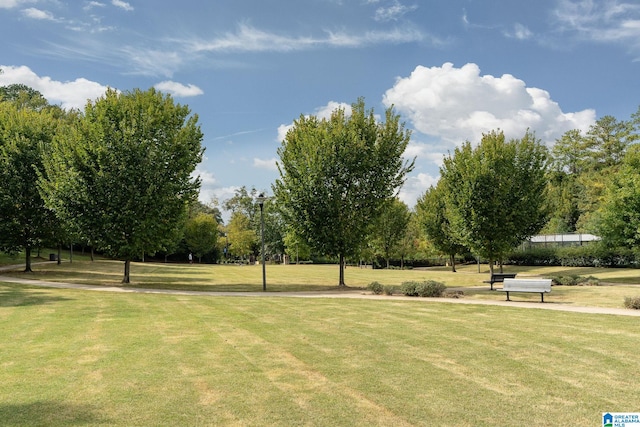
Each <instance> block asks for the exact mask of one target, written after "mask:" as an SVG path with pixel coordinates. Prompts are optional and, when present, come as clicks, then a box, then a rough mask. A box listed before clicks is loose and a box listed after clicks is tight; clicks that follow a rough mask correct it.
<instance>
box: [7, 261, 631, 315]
mask: <svg viewBox="0 0 640 427" xmlns="http://www.w3.org/2000/svg"><path fill="white" fill-rule="evenodd" d="M54 262H55V261H54ZM22 268H24V265H17V266H16V265H12V266H2V267H0V273H2V272H6V271H13V270H19V269H22ZM0 282H7V283H18V284H23V285H29V286H40V287H45V288H58V289H81V290H87V291H101V292H122V293H138V294H167V295H192V296H224V297H271V298H279V297H280V298H352V299H354V298H357V299H380V300H387V301H390V300H391V301H394V300H395V301H402V300H406V301H425V302H432V303H433V302H438V303H445V304H475V305H497V306H503V307H519V308H535V309H539V310H555V311H569V312H574V313H590V314H612V315H619V316H636V317H640V310H631V309H624V308H604V307H577V306H573V305H567V304H557V303H553V302H545V303H538V302H535V303H534V302H521V301H494V300H470V299H464V298H416V297H405V296H399V295H397V296H396V295H394V296H387V295H373V294H371V293H370V292H366V291H363V290H360V289H357V290H345V291H314V292H205V291H180V290H169V289H133V288H122V287H118V286H96V285H78V284H72V283H61V282H48V281H44V280H32V279H22V278H15V277H9V276H0Z"/></svg>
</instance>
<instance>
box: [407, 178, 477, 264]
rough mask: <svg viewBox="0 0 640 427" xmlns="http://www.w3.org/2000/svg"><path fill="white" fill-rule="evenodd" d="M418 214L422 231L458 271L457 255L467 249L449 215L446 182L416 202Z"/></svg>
mask: <svg viewBox="0 0 640 427" xmlns="http://www.w3.org/2000/svg"><path fill="white" fill-rule="evenodd" d="M416 216H417V218H418V221H419V222H420V225H421V228H422V231H423V232H424V233H425V234H426V236H427V238H428V239H429V241H430V242H431V244H432V245H433V246H434V247H435V248H436V250H438V251H439V252H441V253H443V254H445V255H448V256H449V261H450V263H451V271H453V272H455V271H456V255H457V254H462V253H463V252H466V251H467V248H466V247H465V246H464V245H463V244H462V243H460V241H459V239H458V237H457V236H456V233H455V231H454V229H453V228H452V227H451V222H450V221H449V217H448V215H447V193H446V189H445V182H444V181H442V180H441V181H439V182H438V184H437V185H436V186H435V187H433V186H432V187H430V188H429V189H428V190H427V191H426V192H425V193H424V194H423V195H422V196H421V197H420V198H419V199H418V202H417V204H416Z"/></svg>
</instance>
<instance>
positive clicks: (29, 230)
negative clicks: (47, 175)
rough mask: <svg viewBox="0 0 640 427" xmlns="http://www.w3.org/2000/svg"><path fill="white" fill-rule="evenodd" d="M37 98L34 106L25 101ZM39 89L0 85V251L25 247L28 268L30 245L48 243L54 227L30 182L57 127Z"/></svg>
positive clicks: (53, 222) (38, 170)
mask: <svg viewBox="0 0 640 427" xmlns="http://www.w3.org/2000/svg"><path fill="white" fill-rule="evenodd" d="M32 98H33V99H37V100H38V101H37V102H36V103H35V104H31V103H29V102H27V100H29V99H32ZM46 105H48V104H47V102H46V100H44V98H43V97H42V95H41V94H40V92H38V91H36V90H34V89H31V88H29V87H27V86H24V85H11V86H8V87H1V88H0V182H2V185H0V212H2V221H0V249H2V250H4V251H7V252H13V251H15V250H17V249H19V248H22V249H24V251H25V271H31V249H32V248H34V247H40V245H41V244H42V243H43V242H45V241H51V240H53V238H54V234H55V231H56V228H57V224H56V219H55V217H54V215H53V213H52V212H50V211H49V210H47V209H45V208H44V201H43V199H42V197H41V196H40V193H39V192H38V188H37V186H36V185H34V182H35V181H36V179H37V177H38V173H40V172H41V171H42V150H43V149H44V148H46V147H47V146H48V145H49V144H50V143H51V141H52V139H53V136H54V133H55V131H56V127H57V121H56V120H55V118H54V116H53V114H52V112H51V110H50V109H43V108H42V107H43V106H46Z"/></svg>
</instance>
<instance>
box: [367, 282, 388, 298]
mask: <svg viewBox="0 0 640 427" xmlns="http://www.w3.org/2000/svg"><path fill="white" fill-rule="evenodd" d="M367 289H369V290H370V291H371V292H373V293H374V294H375V295H380V294H381V293H382V291H383V290H384V286H382V284H381V283H379V282H371V283H369V286H367Z"/></svg>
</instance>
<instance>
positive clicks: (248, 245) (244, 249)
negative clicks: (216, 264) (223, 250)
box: [227, 212, 258, 259]
mask: <svg viewBox="0 0 640 427" xmlns="http://www.w3.org/2000/svg"><path fill="white" fill-rule="evenodd" d="M227 238H228V239H229V253H230V254H231V255H232V256H236V257H241V258H243V259H244V257H245V256H246V255H249V254H251V253H253V251H254V248H255V247H256V245H257V244H258V235H257V234H256V232H255V230H254V229H253V228H252V227H251V222H250V220H249V217H248V216H246V215H245V214H243V213H242V212H233V213H232V214H231V219H230V220H229V224H228V225H227Z"/></svg>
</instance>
